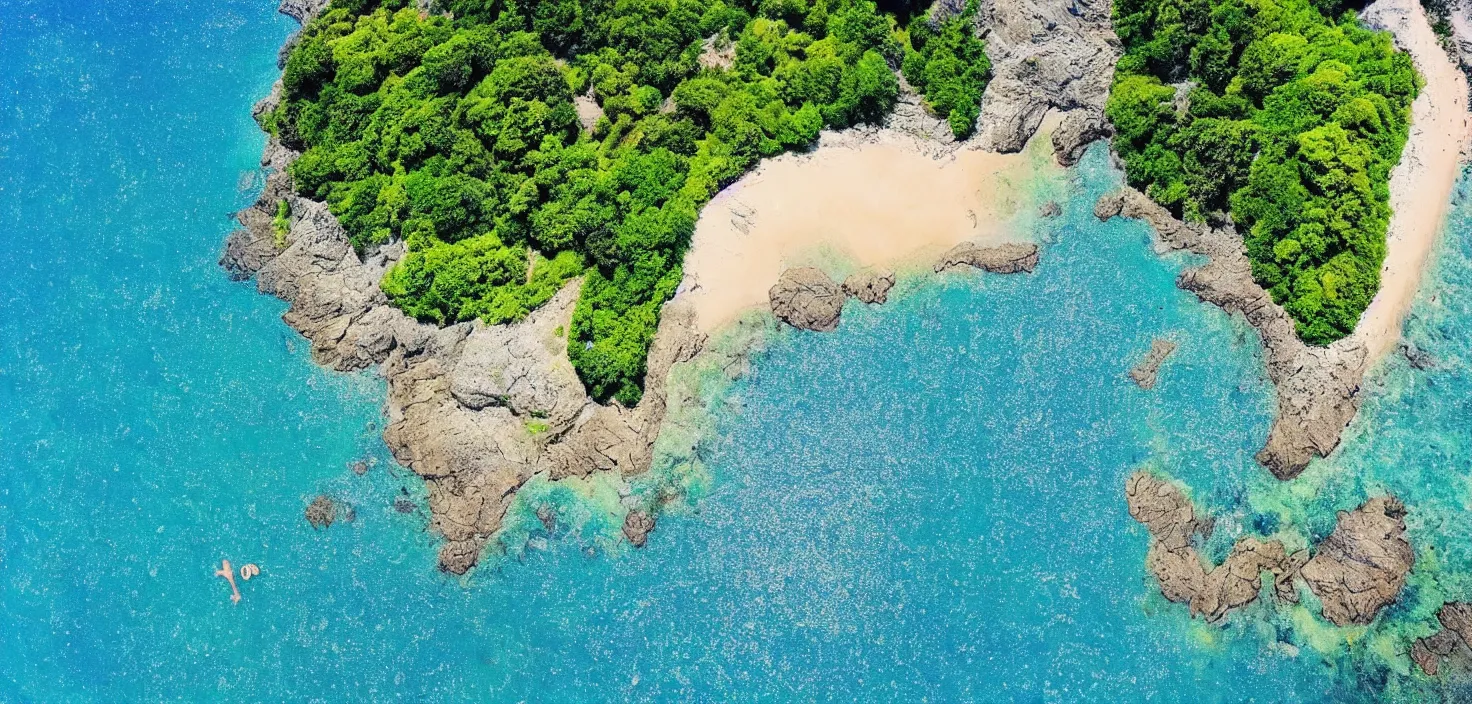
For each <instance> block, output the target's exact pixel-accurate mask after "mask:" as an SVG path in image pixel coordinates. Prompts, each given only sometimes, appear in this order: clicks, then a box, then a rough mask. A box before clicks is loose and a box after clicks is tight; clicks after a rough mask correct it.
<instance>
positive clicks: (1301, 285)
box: [1107, 0, 1421, 345]
mask: <svg viewBox="0 0 1472 704" xmlns="http://www.w3.org/2000/svg"><path fill="white" fill-rule="evenodd" d="M1336 18H1337V19H1336ZM1114 22H1115V31H1116V32H1117V33H1118V35H1119V38H1120V40H1121V41H1122V42H1123V44H1124V46H1125V49H1126V53H1125V55H1124V57H1123V58H1121V59H1120V61H1119V64H1118V67H1117V69H1116V73H1115V79H1114V87H1113V90H1112V92H1111V94H1110V98H1109V104H1108V108H1107V109H1108V114H1109V118H1110V120H1111V121H1112V122H1113V123H1114V125H1115V129H1116V131H1117V137H1116V139H1115V141H1114V146H1115V149H1116V150H1117V151H1118V152H1119V154H1120V155H1121V156H1122V157H1123V158H1124V161H1125V165H1126V172H1127V174H1128V177H1129V180H1130V182H1131V184H1133V185H1135V186H1137V187H1140V188H1144V189H1146V192H1147V193H1148V194H1149V195H1150V196H1151V197H1152V198H1153V199H1155V200H1156V201H1157V202H1159V203H1161V204H1163V205H1165V206H1167V207H1169V208H1171V209H1172V210H1173V211H1174V212H1175V213H1176V214H1177V215H1179V216H1182V217H1185V218H1186V219H1188V220H1196V221H1201V220H1207V219H1211V218H1215V217H1221V216H1225V215H1227V214H1229V215H1230V216H1231V219H1232V220H1233V221H1234V222H1235V224H1236V226H1237V228H1238V229H1239V231H1241V232H1242V233H1243V236H1244V239H1245V240H1246V244H1247V254H1248V258H1249V259H1250V260H1251V262H1252V273H1253V276H1254V277H1255V278H1256V279H1257V280H1258V282H1259V283H1261V284H1262V285H1263V287H1264V288H1266V289H1267V290H1268V291H1269V292H1270V293H1271V294H1272V296H1273V299H1274V300H1275V301H1277V302H1278V303H1280V304H1282V305H1283V306H1284V308H1286V309H1287V311H1288V312H1289V314H1290V315H1292V316H1293V318H1294V320H1295V321H1296V322H1297V327H1298V334H1299V336H1300V337H1302V338H1303V340H1305V341H1306V342H1309V343H1311V344H1318V345H1324V344H1328V343H1330V342H1333V341H1334V340H1337V339H1339V338H1341V337H1344V336H1345V335H1348V334H1349V333H1350V332H1352V331H1353V330H1354V326H1355V323H1356V322H1357V321H1358V319H1359V316H1360V314H1361V313H1362V312H1363V311H1364V309H1365V307H1366V306H1368V305H1369V303H1370V300H1371V299H1372V298H1373V297H1374V295H1375V291H1376V290H1377V289H1378V288H1379V285H1380V266H1381V263H1382V262H1383V260H1384V258H1385V235H1386V228H1387V226H1388V225H1389V221H1390V207H1389V205H1388V201H1389V188H1388V181H1389V174H1390V170H1391V168H1392V167H1393V166H1394V165H1395V164H1396V162H1397V161H1398V160H1399V159H1400V153H1401V149H1402V148H1403V147H1404V146H1405V142H1406V138H1407V135H1408V130H1409V120H1410V104H1411V101H1412V100H1414V99H1415V97H1416V94H1417V92H1418V91H1419V90H1420V86H1421V82H1420V78H1419V76H1418V75H1417V74H1416V71H1415V69H1414V67H1413V66H1412V64H1411V60H1410V57H1409V56H1407V55H1406V54H1404V53H1402V52H1399V51H1396V50H1395V49H1394V47H1393V46H1392V45H1391V41H1390V35H1389V34H1388V33H1385V32H1375V31H1370V30H1368V29H1365V28H1364V27H1362V26H1361V25H1360V24H1359V22H1358V20H1357V18H1356V17H1355V15H1354V13H1353V12H1352V11H1351V8H1349V7H1347V6H1345V5H1344V4H1341V2H1340V0H1117V1H1116V2H1115V5H1114Z"/></svg>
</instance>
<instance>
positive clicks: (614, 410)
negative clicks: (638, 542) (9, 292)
mask: <svg viewBox="0 0 1472 704" xmlns="http://www.w3.org/2000/svg"><path fill="white" fill-rule="evenodd" d="M278 86H279V84H278ZM278 90H279V87H278ZM275 95H276V93H273V97H268V98H267V99H266V101H267V102H269V101H271V100H273V99H274V96H275ZM259 109H269V105H265V106H262V107H261V108H258V110H259ZM298 156H299V155H298V154H296V153H294V152H292V151H291V150H289V149H287V148H286V147H284V146H283V145H281V144H280V143H279V142H277V141H275V140H272V141H271V142H270V143H269V144H268V145H267V148H266V150H265V153H264V155H263V156H262V159H261V164H262V166H263V167H266V168H267V169H268V170H269V171H270V173H269V175H268V176H267V179H266V187H265V189H264V191H263V192H262V194H261V196H260V198H259V199H258V200H257V201H256V203H255V204H254V205H252V206H251V207H249V208H247V209H245V210H243V211H241V212H240V213H238V214H237V219H238V220H239V222H240V224H241V226H242V229H239V230H237V231H235V232H234V233H232V234H231V235H230V236H229V238H228V239H227V241H226V247H225V253H224V255H223V256H222V257H221V260H220V264H221V265H222V266H223V267H224V268H225V269H226V270H227V271H228V272H229V273H230V275H231V277H232V278H234V279H236V280H245V279H250V278H254V279H255V281H256V286H257V288H258V289H259V290H260V291H261V292H262V293H266V294H270V295H274V296H276V297H278V298H281V299H282V300H285V301H287V302H288V303H289V304H290V308H289V309H288V310H287V312H286V313H285V314H284V315H283V316H282V318H283V319H284V320H285V321H286V323H287V324H288V325H290V326H291V327H292V328H293V329H295V330H297V331H298V332H300V333H301V334H302V335H303V336H304V337H306V338H307V339H308V340H309V341H310V342H311V349H312V358H313V360H314V361H316V362H317V363H318V364H321V365H323V366H325V367H329V368H331V369H335V370H337V371H343V372H351V371H359V370H363V369H367V368H370V367H375V366H376V367H377V368H378V371H379V373H381V374H382V375H383V376H384V378H385V379H387V381H388V387H389V391H388V398H387V401H386V414H387V416H388V425H387V427H386V428H385V429H384V432H383V438H384V441H385V442H386V443H387V444H388V447H389V449H390V450H391V451H392V452H393V454H394V458H395V459H396V460H398V462H399V463H400V464H403V465H404V466H405V467H408V468H409V469H410V470H412V471H413V472H414V473H415V474H417V475H419V476H420V477H421V478H423V479H424V481H425V483H426V485H427V486H428V489H429V507H430V513H431V522H430V525H431V528H432V529H433V530H434V531H435V532H436V533H439V534H440V535H442V536H443V537H444V538H445V544H444V545H443V547H442V548H441V550H440V553H439V564H440V567H441V569H443V570H445V571H447V572H451V573H454V574H464V573H465V572H467V571H468V570H469V569H470V568H471V567H473V566H474V565H475V563H476V561H477V560H478V559H479V556H480V553H481V549H482V548H483V547H484V546H485V544H486V543H487V542H488V541H489V540H490V538H491V537H492V536H493V535H494V534H495V533H496V532H497V531H498V530H499V529H500V527H501V522H502V519H503V518H504V516H505V514H506V510H507V508H508V507H509V506H510V504H511V501H512V500H513V498H514V497H515V494H516V491H517V490H518V489H519V488H520V487H521V485H522V484H524V483H525V482H526V481H527V480H528V479H530V478H531V476H532V475H533V474H535V473H538V472H546V473H547V474H548V476H549V477H551V478H553V479H559V478H563V477H569V476H586V475H588V474H591V473H593V472H599V471H616V472H619V473H620V474H621V475H622V476H625V477H627V476H634V475H637V474H640V473H642V472H644V471H646V470H647V469H648V467H649V464H650V457H651V455H652V448H653V444H654V439H655V436H656V435H657V434H658V431H659V427H660V422H661V420H662V418H663V416H664V411H665V377H666V376H667V375H668V372H669V369H670V367H671V366H673V365H674V364H676V363H678V362H681V361H685V360H688V359H690V358H691V357H693V356H694V355H695V354H696V352H697V351H699V349H700V347H701V345H702V344H703V343H704V337H703V336H702V335H701V334H700V333H699V332H698V331H697V329H696V328H695V326H694V315H693V312H692V311H691V310H689V308H688V307H687V306H684V305H682V304H681V303H680V302H678V301H676V302H672V303H670V304H667V305H666V307H665V309H664V312H663V315H662V318H661V323H660V327H659V332H658V335H657V338H656V341H655V344H654V347H653V349H652V350H651V353H650V357H649V364H648V373H647V376H646V382H645V384H646V386H645V394H644V398H643V400H642V401H641V402H640V403H639V405H638V406H636V407H635V408H625V407H623V406H620V405H618V404H616V403H615V404H612V405H608V406H602V405H599V404H597V403H595V402H593V401H592V400H590V399H589V398H588V397H587V394H586V392H585V390H584V388H583V386H582V384H581V382H580V380H579V379H578V377H577V375H576V373H575V372H574V371H573V369H572V365H571V363H570V362H569V361H568V359H567V352H566V340H565V339H563V338H562V337H561V336H560V333H561V332H562V331H563V330H566V327H567V325H568V322H569V320H570V319H571V316H572V309H573V306H574V304H575V303H576V301H577V292H578V286H579V282H577V281H574V282H570V283H569V284H568V285H567V286H566V287H565V288H564V289H563V290H562V291H561V292H559V293H558V294H557V295H556V296H554V297H553V299H552V300H551V301H550V302H548V303H547V304H546V305H544V306H543V307H541V308H539V309H538V310H536V311H535V312H533V313H532V314H531V315H530V316H529V317H528V318H527V319H526V320H524V321H522V322H520V323H516V324H514V325H504V326H488V325H484V324H482V323H480V322H475V323H461V324H457V325H451V326H449V327H445V328H440V327H438V326H435V325H432V324H425V323H420V322H418V321H415V320H413V319H411V318H409V317H407V316H405V315H404V314H403V313H402V312H401V311H399V310H398V309H397V308H394V307H393V306H391V305H389V302H388V299H387V297H386V296H385V295H384V294H383V292H382V291H381V290H380V289H379V286H378V282H379V281H380V280H381V279H382V276H383V272H384V271H385V270H387V268H388V267H390V266H392V265H393V263H394V262H395V261H397V259H398V257H399V256H402V246H401V245H389V246H385V247H382V248H379V249H378V250H377V251H374V252H370V253H367V254H366V255H363V256H360V255H359V254H358V253H357V252H356V251H354V250H353V248H352V245H351V244H349V242H348V238H347V234H346V232H344V230H343V228H342V226H341V225H340V224H338V222H337V219H336V218H334V217H333V216H332V214H331V213H330V212H328V210H327V206H326V205H324V204H322V203H318V202H315V201H311V200H308V199H305V198H300V197H297V196H296V195H295V194H294V193H293V192H292V189H291V187H290V181H289V176H288V175H287V174H286V172H285V168H286V166H287V165H289V164H290V163H291V161H292V160H294V159H295V158H297V157H298ZM283 199H285V200H287V201H288V202H289V204H290V207H291V213H292V215H291V224H290V229H289V230H288V231H287V232H286V233H285V236H284V237H283V238H281V239H280V240H279V244H280V245H281V246H278V238H277V235H276V233H275V232H274V227H273V225H272V220H273V218H274V215H275V212H276V204H277V203H278V202H279V201H280V200H283ZM632 508H636V509H637V508H638V507H632ZM645 532H646V533H647V531H645Z"/></svg>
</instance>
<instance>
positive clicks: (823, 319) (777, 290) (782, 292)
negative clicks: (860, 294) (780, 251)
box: [768, 266, 848, 332]
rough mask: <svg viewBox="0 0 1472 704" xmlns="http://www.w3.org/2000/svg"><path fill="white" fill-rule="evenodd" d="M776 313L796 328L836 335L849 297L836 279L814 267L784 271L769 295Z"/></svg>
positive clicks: (773, 310)
mask: <svg viewBox="0 0 1472 704" xmlns="http://www.w3.org/2000/svg"><path fill="white" fill-rule="evenodd" d="M768 297H769V298H770V300H771V304H772V314H773V315H776V316H777V318H778V319H779V320H781V321H782V322H784V323H787V324H788V325H791V326H792V327H795V328H801V329H803V330H816V331H819V332H832V331H834V330H837V329H838V318H839V316H840V315H842V314H843V304H844V303H845V302H847V301H848V294H846V293H844V291H843V289H842V288H840V287H839V285H838V284H836V283H834V281H833V279H830V278H828V275H827V274H825V273H823V272H822V271H820V270H818V269H815V268H813V267H810V266H801V267H796V268H792V269H788V270H787V271H784V272H782V276H781V277H779V278H778V279H777V283H776V285H774V286H772V289H771V291H769V292H768Z"/></svg>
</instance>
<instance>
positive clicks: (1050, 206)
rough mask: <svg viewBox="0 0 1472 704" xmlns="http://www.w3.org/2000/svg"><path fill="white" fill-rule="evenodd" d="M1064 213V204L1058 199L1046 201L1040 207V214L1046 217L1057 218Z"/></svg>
mask: <svg viewBox="0 0 1472 704" xmlns="http://www.w3.org/2000/svg"><path fill="white" fill-rule="evenodd" d="M1062 214H1063V206H1062V205H1059V204H1058V201H1056V200H1050V201H1048V202H1046V203H1044V204H1043V206H1042V207H1041V208H1038V215H1040V216H1042V217H1045V218H1056V217H1058V216H1059V215H1062Z"/></svg>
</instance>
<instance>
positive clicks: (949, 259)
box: [934, 242, 1038, 274]
mask: <svg viewBox="0 0 1472 704" xmlns="http://www.w3.org/2000/svg"><path fill="white" fill-rule="evenodd" d="M962 266H970V267H975V268H977V269H981V270H982V271H988V272H991V273H993V274H1016V273H1021V272H1028V273H1031V272H1032V270H1033V269H1036V268H1037V266H1038V246H1037V245H1035V244H1031V243H1023V242H1012V243H1008V244H1001V245H995V246H992V247H983V246H981V245H978V244H976V243H974V242H962V243H961V244H958V245H956V246H955V247H952V248H951V250H950V251H948V252H946V253H945V254H944V255H942V256H941V258H940V259H939V260H937V261H936V263H935V267H934V268H935V272H936V273H937V274H938V273H941V272H943V271H950V270H952V269H956V268H958V267H962Z"/></svg>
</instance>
